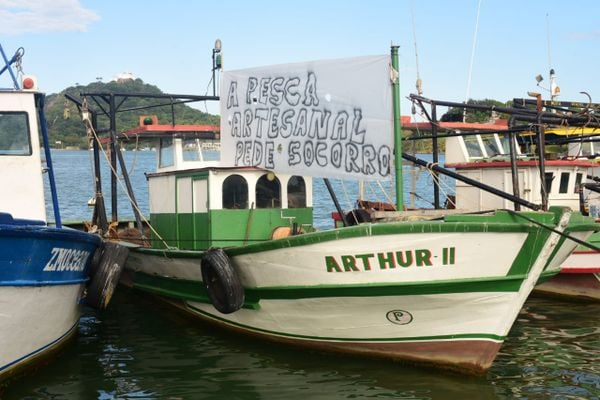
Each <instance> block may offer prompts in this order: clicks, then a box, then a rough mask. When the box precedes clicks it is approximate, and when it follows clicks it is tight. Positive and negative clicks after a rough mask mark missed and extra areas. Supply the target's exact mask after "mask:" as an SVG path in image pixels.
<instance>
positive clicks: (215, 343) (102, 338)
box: [0, 151, 600, 400]
mask: <svg viewBox="0 0 600 400" xmlns="http://www.w3.org/2000/svg"><path fill="white" fill-rule="evenodd" d="M124 155H125V161H126V164H127V168H128V170H131V171H132V173H131V176H132V184H133V187H134V188H135V190H136V194H138V196H137V200H138V202H139V205H140V208H141V210H142V212H144V213H147V210H148V202H147V201H148V200H147V189H146V184H147V182H146V179H145V176H144V172H145V171H148V170H152V169H153V167H154V153H153V152H126V153H125V154H124ZM53 156H54V162H55V173H56V179H57V184H58V190H59V193H60V194H59V199H60V202H61V207H62V211H63V215H62V218H63V220H89V219H90V218H91V209H88V208H87V205H86V203H87V201H88V199H89V198H90V197H92V194H93V193H94V184H93V176H92V174H91V161H90V160H91V153H89V154H88V152H85V151H55V152H53ZM406 172H409V171H406ZM103 179H104V181H103V185H104V190H105V196H106V203H107V208H108V211H109V218H110V199H109V193H110V192H109V188H110V185H109V179H108V175H107V171H105V173H104V176H103ZM431 179H432V178H431V176H429V175H428V174H427V173H425V175H424V176H421V177H420V178H419V180H417V185H418V187H419V188H420V189H424V188H431V186H432V180H431ZM314 185H315V199H314V206H315V209H316V210H315V217H316V218H317V222H318V225H319V226H320V227H321V228H327V227H331V225H332V222H331V218H330V213H331V212H332V211H335V209H334V207H333V203H332V202H331V200H330V199H329V198H328V193H327V192H326V190H325V187H324V185H323V184H322V182H321V181H320V180H315V182H314ZM334 186H335V187H336V192H337V193H338V196H339V201H340V203H341V204H342V207H343V208H344V209H349V208H352V207H353V202H354V200H355V199H356V193H357V190H358V189H357V187H356V186H352V185H351V184H349V183H341V182H334ZM376 190H379V189H378V187H375V188H367V189H366V190H365V191H366V192H367V193H371V192H375V191H376ZM448 190H450V191H451V190H452V189H451V185H449V186H448ZM410 191H411V188H410V185H409V184H407V185H406V186H405V193H406V194H405V197H406V198H407V201H410V200H409V199H410V193H409V192H410ZM119 192H120V196H121V197H124V196H125V195H124V193H125V190H123V189H119ZM442 200H443V199H442ZM417 201H419V202H421V203H420V204H419V203H418V204H417V205H418V206H419V205H427V204H422V202H425V203H427V202H430V201H432V200H431V199H427V197H426V196H423V198H422V199H419V198H415V202H417ZM391 202H393V200H391ZM122 203H123V204H121V206H120V208H119V210H118V211H119V216H120V218H132V215H133V213H132V211H131V208H130V207H128V205H127V204H126V203H125V202H124V201H123V202H122ZM319 208H324V209H325V210H324V211H320V210H317V209H319ZM49 216H50V218H52V211H51V209H49ZM0 398H1V399H36V400H37V399H56V400H58V399H102V400H108V399H171V400H176V399H286V400H291V399H303V400H306V399H364V398H383V399H600V304H593V303H570V302H564V301H558V300H552V299H545V298H538V297H532V298H530V299H529V300H528V301H527V303H526V304H525V306H524V308H523V310H522V311H521V313H520V314H519V317H518V319H517V321H516V322H515V324H514V326H513V328H512V330H511V332H510V334H509V336H508V338H507V340H506V341H505V343H504V345H503V346H502V348H501V351H500V354H499V355H498V357H497V359H496V361H495V362H494V364H493V366H492V368H491V369H490V371H489V372H488V373H487V374H486V375H485V376H483V377H465V376H461V375H457V374H453V373H448V372H443V371H437V370H431V369H424V368H417V367H413V366H410V365H404V364H401V363H392V362H388V361H376V360H364V359H359V358H354V357H346V356H338V355H331V354H327V353H320V352H308V351H302V350H297V349H292V348H289V347H286V346H283V345H273V344H270V343H265V342H262V341H260V340H256V339H251V338H247V337H242V336H236V335H233V334H231V333H226V332H223V331H221V330H218V329H216V328H214V327H212V326H209V325H205V324H203V323H200V322H198V321H195V320H191V319H189V318H188V317H187V316H186V315H182V314H180V313H179V312H178V311H174V310H173V309H172V308H170V307H167V306H165V305H164V304H162V303H160V302H157V301H155V300H152V299H149V298H147V297H145V296H144V295H143V294H141V293H139V292H136V291H132V290H126V289H123V288H119V290H118V291H117V293H116V295H115V298H114V300H113V303H111V306H110V307H109V309H108V310H106V311H103V312H98V311H95V310H93V309H90V308H85V309H84V315H83V317H82V318H81V323H80V326H79V332H78V335H77V336H76V338H75V339H74V341H73V342H71V343H70V344H69V345H68V346H67V347H66V348H65V349H64V350H63V351H62V352H61V353H60V354H59V355H58V356H57V357H56V358H54V359H53V360H51V362H49V363H48V364H46V365H41V366H40V367H39V368H38V369H37V370H36V371H34V372H33V373H31V374H28V375H26V376H25V377H23V378H21V379H19V380H17V381H14V382H12V383H11V384H10V385H9V386H8V387H7V388H5V389H4V392H3V393H2V394H0Z"/></svg>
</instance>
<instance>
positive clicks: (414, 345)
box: [126, 214, 591, 373]
mask: <svg viewBox="0 0 600 400" xmlns="http://www.w3.org/2000/svg"><path fill="white" fill-rule="evenodd" d="M564 218H566V220H564ZM568 219H569V217H568V216H567V214H564V215H563V220H562V222H561V224H562V225H560V226H562V227H565V226H566V221H568ZM475 220H476V219H475ZM475 220H470V221H475ZM588 233H591V230H589V232H588ZM578 234H581V233H578ZM583 236H585V234H583ZM574 247H575V244H573V243H571V242H569V241H565V240H563V239H562V238H561V237H560V236H559V235H558V234H556V233H550V232H549V231H547V230H543V229H542V230H538V229H537V228H534V227H533V226H531V225H521V224H494V223H484V224H479V223H470V222H466V223H459V224H452V223H439V222H435V223H432V222H416V223H404V224H381V225H378V224H372V225H371V224H366V225H361V226H358V227H352V228H343V229H338V230H334V231H331V232H323V233H315V234H306V235H300V236H296V237H291V238H287V239H282V240H274V241H268V242H265V243H262V244H255V245H249V246H244V247H236V248H231V249H227V253H228V255H229V258H230V260H231V264H232V267H233V268H234V269H235V271H236V273H237V274H238V276H239V278H240V280H241V283H242V285H243V287H244V290H245V303H244V306H243V307H242V308H241V309H240V310H238V311H236V312H234V313H231V314H222V313H220V312H218V311H216V310H215V308H214V307H213V306H212V304H211V303H210V301H209V300H208V299H209V297H208V295H207V292H206V288H205V287H204V284H203V283H202V276H201V268H200V257H201V254H202V253H201V252H190V251H179V252H177V251H166V250H165V251H158V250H148V249H137V250H136V251H133V252H131V254H130V257H129V259H128V262H127V265H126V269H127V271H128V280H127V283H128V284H129V285H131V286H133V287H134V288H138V289H141V290H145V291H147V292H151V293H154V294H156V295H159V296H161V297H162V298H164V299H168V301H170V302H171V303H173V304H175V305H177V306H178V307H180V308H183V309H184V310H186V311H187V312H189V313H191V314H193V315H195V316H197V317H199V318H202V319H204V320H207V321H210V322H212V323H215V324H217V325H220V326H223V327H226V328H229V329H233V330H235V331H238V332H243V333H245V334H249V335H252V336H260V337H263V338H266V339H269V340H273V341H279V342H285V343H290V344H295V345H299V346H303V347H310V348H313V349H327V350H333V351H337V352H344V353H350V354H358V355H363V356H369V357H379V358H387V359H393V360H401V361H411V362H416V363H419V364H430V365H435V366H436V367H443V368H450V369H456V370H460V371H461V372H468V373H483V372H484V371H486V370H487V369H488V368H489V367H490V366H491V363H492V361H493V360H494V358H495V356H496V354H497V352H498V349H499V348H500V346H501V344H502V342H503V340H504V339H505V338H506V335H507V334H508V332H509V330H510V328H511V326H512V323H513V322H514V320H515V319H516V316H517V315H518V312H519V311H520V309H521V307H522V305H523V303H524V302H525V300H526V298H527V296H528V295H529V293H530V291H531V290H532V288H533V286H534V285H535V284H536V283H537V280H538V278H539V277H540V275H541V273H542V272H543V271H544V270H545V268H546V267H547V266H549V265H555V264H560V263H561V262H562V261H564V258H565V257H567V256H568V254H569V253H570V252H571V251H572V250H573V249H574ZM532 254H535V255H536V256H535V257H532V256H531V255H532ZM556 257H563V259H561V260H558V259H555V258H556Z"/></svg>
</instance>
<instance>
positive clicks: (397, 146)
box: [392, 46, 404, 210]
mask: <svg viewBox="0 0 600 400" xmlns="http://www.w3.org/2000/svg"><path fill="white" fill-rule="evenodd" d="M399 47H400V46H392V76H393V77H394V78H393V79H392V101H393V104H392V106H393V116H394V166H395V171H396V210H403V209H404V185H403V181H404V180H403V177H402V125H401V120H400V79H399V77H398V48H399Z"/></svg>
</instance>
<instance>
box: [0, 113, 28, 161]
mask: <svg viewBox="0 0 600 400" xmlns="http://www.w3.org/2000/svg"><path fill="white" fill-rule="evenodd" d="M10 114H12V115H23V117H24V119H25V134H26V137H27V147H26V148H22V150H20V151H18V152H11V150H10V149H4V148H2V147H0V157H4V156H16V157H28V156H31V155H32V154H33V148H32V146H31V126H30V124H29V113H28V112H26V111H2V112H0V116H1V115H10ZM0 134H1V133H0Z"/></svg>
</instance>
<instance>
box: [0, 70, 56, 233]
mask: <svg viewBox="0 0 600 400" xmlns="http://www.w3.org/2000/svg"><path fill="white" fill-rule="evenodd" d="M25 79H27V80H28V82H27V85H26V86H24V87H26V88H27V89H18V90H17V89H0V171H11V173H6V172H2V173H0V188H2V189H1V190H2V193H3V195H2V196H0V212H1V213H8V214H11V215H12V217H13V218H20V219H29V220H37V221H42V222H46V206H45V200H44V182H43V178H42V174H41V173H40V171H41V170H42V157H41V154H40V153H41V151H40V140H39V135H38V133H39V125H38V109H37V101H38V100H37V96H36V93H37V87H36V86H37V85H36V81H35V78H33V77H30V76H26V77H24V78H23V81H25Z"/></svg>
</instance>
